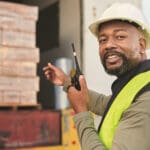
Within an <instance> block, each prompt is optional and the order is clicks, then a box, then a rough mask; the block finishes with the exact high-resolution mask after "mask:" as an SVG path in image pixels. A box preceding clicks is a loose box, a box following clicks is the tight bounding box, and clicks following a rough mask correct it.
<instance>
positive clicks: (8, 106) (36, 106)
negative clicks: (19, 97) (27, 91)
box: [0, 104, 42, 110]
mask: <svg viewBox="0 0 150 150" xmlns="http://www.w3.org/2000/svg"><path fill="white" fill-rule="evenodd" d="M22 109H23V110H24V109H25V110H28V109H29V110H31V109H36V110H41V109H42V106H41V104H0V110H22Z"/></svg>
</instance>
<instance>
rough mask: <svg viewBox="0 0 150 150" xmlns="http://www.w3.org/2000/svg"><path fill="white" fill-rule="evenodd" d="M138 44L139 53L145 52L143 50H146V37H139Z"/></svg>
mask: <svg viewBox="0 0 150 150" xmlns="http://www.w3.org/2000/svg"><path fill="white" fill-rule="evenodd" d="M139 44H140V52H141V53H145V50H146V44H147V43H146V39H145V38H144V37H141V38H140V39H139Z"/></svg>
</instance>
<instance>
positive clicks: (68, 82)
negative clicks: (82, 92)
mask: <svg viewBox="0 0 150 150" xmlns="http://www.w3.org/2000/svg"><path fill="white" fill-rule="evenodd" d="M70 86H72V82H71V78H70V77H68V78H67V79H66V81H65V83H64V86H63V91H64V92H66V93H67V92H68V89H69V87H70Z"/></svg>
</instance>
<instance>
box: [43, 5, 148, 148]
mask: <svg viewBox="0 0 150 150" xmlns="http://www.w3.org/2000/svg"><path fill="white" fill-rule="evenodd" d="M90 30H91V32H92V33H93V34H94V35H95V36H96V37H97V38H98V42H99V55H100V59H101V62H102V64H103V66H104V69H105V70H106V72H107V73H108V74H111V75H115V76H117V80H116V81H114V83H113V84H112V95H111V96H105V95H103V94H98V93H96V92H93V91H90V90H88V88H87V85H86V81H85V78H84V76H82V75H81V76H80V78H79V82H80V86H81V90H80V91H78V90H76V89H75V88H74V86H73V85H72V83H71V82H70V79H69V77H68V76H67V75H66V74H65V73H64V72H63V71H62V70H61V69H59V68H57V67H55V66H53V65H52V64H50V63H48V66H46V67H45V68H44V71H45V75H46V78H47V79H48V80H50V81H51V82H52V83H54V84H56V85H60V86H64V87H65V89H67V91H66V92H67V95H68V98H69V101H70V103H71V105H72V107H73V109H74V110H75V112H76V115H75V116H74V122H75V125H76V128H77V131H78V136H79V140H80V143H81V148H82V150H150V142H149V139H150V98H149V97H150V60H147V58H146V51H145V50H146V48H149V43H150V39H149V35H150V29H149V27H148V26H147V25H146V23H145V21H144V18H143V16H142V14H141V12H140V11H139V10H138V9H137V8H136V7H134V6H132V5H131V4H128V3H122V4H119V3H117V4H114V5H112V6H111V7H110V8H108V9H107V10H106V11H105V12H104V13H103V14H102V16H101V17H100V19H99V20H98V21H97V22H95V23H93V24H92V25H91V26H90ZM66 86H67V87H68V88H66ZM91 112H94V113H95V114H98V115H102V120H101V123H100V126H99V130H98V131H97V130H96V129H95V127H94V123H93V122H94V121H93V117H92V114H91Z"/></svg>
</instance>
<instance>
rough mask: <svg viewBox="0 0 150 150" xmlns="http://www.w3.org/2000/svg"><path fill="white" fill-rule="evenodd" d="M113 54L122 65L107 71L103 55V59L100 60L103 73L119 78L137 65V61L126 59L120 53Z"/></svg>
mask: <svg viewBox="0 0 150 150" xmlns="http://www.w3.org/2000/svg"><path fill="white" fill-rule="evenodd" d="M113 54H115V55H117V56H119V57H120V58H121V59H122V61H123V63H122V64H121V65H120V66H118V67H116V68H113V69H108V68H107V66H106V57H107V56H106V55H107V54H105V55H104V58H103V60H102V64H103V67H104V69H105V71H106V72H107V73H108V74H110V75H115V76H117V77H119V76H122V75H123V74H125V73H127V72H128V71H130V70H131V69H132V68H134V67H135V66H136V65H137V64H138V63H137V60H135V59H128V58H127V57H126V56H125V55H124V54H122V53H119V52H113Z"/></svg>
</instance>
